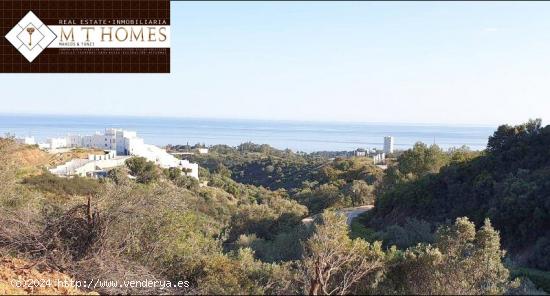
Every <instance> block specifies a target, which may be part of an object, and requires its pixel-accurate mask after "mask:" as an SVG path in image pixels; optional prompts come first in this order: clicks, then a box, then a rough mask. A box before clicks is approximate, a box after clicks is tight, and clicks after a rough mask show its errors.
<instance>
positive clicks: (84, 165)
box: [50, 151, 130, 177]
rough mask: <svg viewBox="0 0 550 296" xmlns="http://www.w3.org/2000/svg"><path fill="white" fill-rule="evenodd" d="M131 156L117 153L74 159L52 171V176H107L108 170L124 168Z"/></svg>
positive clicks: (109, 152) (111, 152)
mask: <svg viewBox="0 0 550 296" xmlns="http://www.w3.org/2000/svg"><path fill="white" fill-rule="evenodd" d="M128 158H130V156H117V155H116V152H115V151H108V152H107V153H106V154H104V155H92V154H90V155H88V159H73V160H70V161H68V162H66V163H65V164H62V165H60V166H57V167H56V168H53V169H50V172H51V173H52V174H55V175H58V176H64V177H70V176H81V177H97V176H99V175H102V174H106V171H107V170H110V169H113V168H115V167H119V166H123V165H124V162H125V161H126V160H127V159H128Z"/></svg>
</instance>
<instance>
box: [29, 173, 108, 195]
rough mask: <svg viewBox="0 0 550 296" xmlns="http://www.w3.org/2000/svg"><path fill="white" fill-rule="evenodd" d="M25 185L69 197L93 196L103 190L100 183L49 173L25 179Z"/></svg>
mask: <svg viewBox="0 0 550 296" xmlns="http://www.w3.org/2000/svg"><path fill="white" fill-rule="evenodd" d="M23 184H27V185H29V186H31V187H33V188H35V189H37V190H42V191H46V192H50V193H53V194H57V195H60V196H69V195H81V196H86V195H92V194H96V193H98V192H99V191H100V190H101V186H100V184H99V182H97V181H95V180H92V179H89V178H82V177H74V178H71V179H67V178H60V177H57V176H55V175H53V174H51V173H49V172H44V173H43V174H42V175H37V176H31V177H27V178H25V179H23Z"/></svg>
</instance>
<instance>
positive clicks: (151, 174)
mask: <svg viewBox="0 0 550 296" xmlns="http://www.w3.org/2000/svg"><path fill="white" fill-rule="evenodd" d="M126 166H127V167H128V169H129V170H130V174H132V176H134V177H136V181H138V182H139V183H144V184H148V183H151V182H155V181H157V180H158V178H159V175H160V172H159V169H158V167H157V166H156V165H155V163H154V162H152V161H148V160H147V159H145V158H144V157H132V158H130V159H128V160H127V161H126Z"/></svg>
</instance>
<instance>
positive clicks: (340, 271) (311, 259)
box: [301, 212, 384, 295]
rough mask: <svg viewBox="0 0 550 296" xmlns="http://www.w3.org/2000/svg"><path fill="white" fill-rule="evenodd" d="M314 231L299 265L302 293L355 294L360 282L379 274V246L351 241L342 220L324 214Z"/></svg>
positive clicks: (380, 266)
mask: <svg viewBox="0 0 550 296" xmlns="http://www.w3.org/2000/svg"><path fill="white" fill-rule="evenodd" d="M314 227H315V229H314V233H313V235H312V236H311V237H310V238H309V239H308V240H307V241H306V242H305V243H304V258H303V259H302V262H301V275H302V278H303V281H304V287H305V291H304V292H305V293H307V294H310V295H318V294H324V295H334V294H338V295H344V294H349V293H357V290H358V288H359V287H360V284H364V283H362V281H364V280H365V279H367V278H368V277H369V276H375V275H376V274H377V273H378V272H380V271H382V269H383V267H384V252H383V251H382V247H381V244H380V243H379V242H376V243H373V244H370V243H368V242H366V241H364V240H362V239H353V240H352V239H350V238H349V236H348V226H347V224H346V219H345V217H344V216H341V215H337V214H335V213H332V212H325V213H323V214H322V215H321V217H320V221H318V222H316V224H315V225H314Z"/></svg>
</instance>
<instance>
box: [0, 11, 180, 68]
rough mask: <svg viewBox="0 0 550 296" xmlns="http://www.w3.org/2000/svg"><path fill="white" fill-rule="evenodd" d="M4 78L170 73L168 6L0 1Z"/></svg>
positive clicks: (1, 66)
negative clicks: (54, 74) (73, 74)
mask: <svg viewBox="0 0 550 296" xmlns="http://www.w3.org/2000/svg"><path fill="white" fill-rule="evenodd" d="M0 32H1V34H2V35H3V36H4V38H1V40H0V72H2V73H170V37H171V36H170V1H169V0H132V1H128V0H85V1H83V0H47V1H44V0H35V1H32V0H31V1H20V0H2V1H0Z"/></svg>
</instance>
